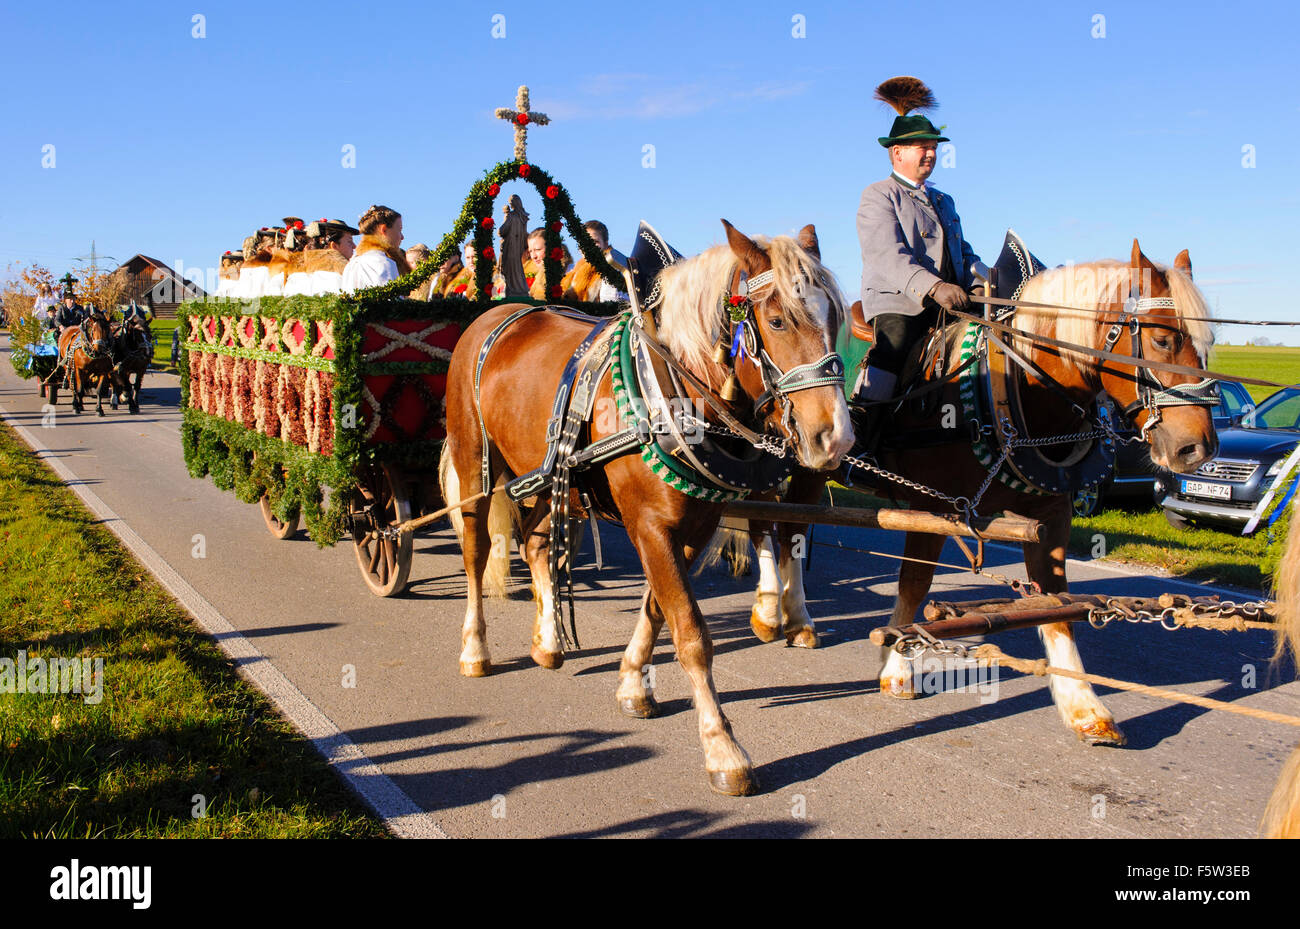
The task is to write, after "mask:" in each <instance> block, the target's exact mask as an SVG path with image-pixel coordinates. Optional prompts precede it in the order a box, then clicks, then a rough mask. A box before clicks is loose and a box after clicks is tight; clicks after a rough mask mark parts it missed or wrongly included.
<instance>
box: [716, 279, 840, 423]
mask: <svg viewBox="0 0 1300 929" xmlns="http://www.w3.org/2000/svg"><path fill="white" fill-rule="evenodd" d="M775 283H776V275H775V273H774V272H773V271H772V269H771V268H769V269H768V270H766V271H764V272H762V273H761V274H755V275H754V276H753V277H748V275H746V273H745V272H744V271H742V270H741V269H739V268H737V269H736V272H735V273H734V274H733V275H732V280H731V287H730V289H729V290H728V291H727V292H725V293H723V295H722V308H723V310H724V312H725V313H727V318H728V319H729V320H730V322H731V323H732V340H731V359H732V365H733V367H734V365H735V364H737V363H738V362H740V361H741V360H742V359H743V358H744V356H745V354H746V353H748V355H749V357H750V359H751V360H752V361H753V362H754V364H755V366H756V367H757V368H758V373H759V376H760V377H761V378H762V380H763V393H762V394H760V395H759V396H758V398H757V399H756V400H754V407H753V411H752V414H753V417H754V420H755V421H758V420H761V419H762V417H763V411H764V410H765V409H767V407H768V406H769V405H770V404H774V403H780V404H781V427H782V429H784V430H785V432H786V435H787V436H791V437H793V436H794V434H795V433H794V425H793V424H794V404H793V402H792V401H791V400H790V396H789V395H790V394H792V393H797V392H798V391H801V390H809V389H811V388H813V387H823V386H826V385H834V386H838V387H839V388H840V390H841V391H843V389H844V359H843V358H841V357H840V353H839V352H837V351H833V350H832V351H829V352H827V353H826V354H825V355H823V356H822V357H821V358H818V359H817V360H816V361H812V362H809V363H808V364H802V365H799V366H797V367H794V368H791V369H790V370H789V371H783V370H782V369H781V366H780V365H778V364H777V363H776V362H775V361H773V360H772V357H771V356H770V355H769V354H768V353H767V348H766V347H765V346H764V345H763V338H762V336H761V335H760V334H759V330H758V321H757V319H756V318H755V316H754V300H753V296H752V295H753V294H754V292H755V291H756V290H758V289H761V288H764V287H767V286H769V285H775ZM737 296H738V297H741V298H742V299H741V300H740V301H739V302H738V303H737V302H733V298H734V297H737Z"/></svg>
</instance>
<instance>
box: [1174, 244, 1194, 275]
mask: <svg viewBox="0 0 1300 929" xmlns="http://www.w3.org/2000/svg"><path fill="white" fill-rule="evenodd" d="M1174 267H1175V268H1177V269H1178V270H1179V271H1182V272H1183V273H1184V274H1186V275H1187V276H1188V277H1191V276H1192V256H1191V255H1189V254H1187V249H1183V250H1182V251H1181V252H1179V253H1178V256H1177V257H1176V258H1174Z"/></svg>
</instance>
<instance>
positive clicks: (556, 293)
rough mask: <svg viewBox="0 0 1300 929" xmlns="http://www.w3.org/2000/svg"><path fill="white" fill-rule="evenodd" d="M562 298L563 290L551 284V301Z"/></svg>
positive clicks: (557, 285)
mask: <svg viewBox="0 0 1300 929" xmlns="http://www.w3.org/2000/svg"><path fill="white" fill-rule="evenodd" d="M562 296H564V288H563V287H561V286H560V285H559V284H552V285H551V297H552V298H553V299H559V298H560V297H562Z"/></svg>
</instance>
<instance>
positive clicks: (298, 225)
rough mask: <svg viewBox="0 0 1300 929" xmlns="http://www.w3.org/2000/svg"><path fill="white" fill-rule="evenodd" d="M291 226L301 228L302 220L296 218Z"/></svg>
mask: <svg viewBox="0 0 1300 929" xmlns="http://www.w3.org/2000/svg"><path fill="white" fill-rule="evenodd" d="M293 228H295V229H301V228H302V220H301V219H300V220H298V221H297V222H296V223H294V224H293Z"/></svg>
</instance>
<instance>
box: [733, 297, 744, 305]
mask: <svg viewBox="0 0 1300 929" xmlns="http://www.w3.org/2000/svg"><path fill="white" fill-rule="evenodd" d="M744 302H745V298H744V297H740V296H736V297H732V298H731V305H732V306H740V305H741V304H742V303H744Z"/></svg>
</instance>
